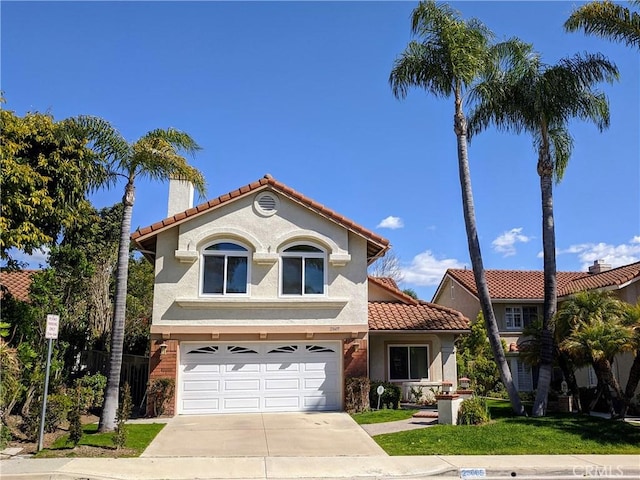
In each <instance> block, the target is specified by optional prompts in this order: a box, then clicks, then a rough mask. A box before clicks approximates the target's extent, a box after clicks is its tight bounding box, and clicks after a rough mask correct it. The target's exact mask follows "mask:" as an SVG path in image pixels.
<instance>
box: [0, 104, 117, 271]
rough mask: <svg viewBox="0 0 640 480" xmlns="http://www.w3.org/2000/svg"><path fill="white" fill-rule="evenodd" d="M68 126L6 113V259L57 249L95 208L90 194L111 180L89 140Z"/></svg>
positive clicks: (2, 168)
mask: <svg viewBox="0 0 640 480" xmlns="http://www.w3.org/2000/svg"><path fill="white" fill-rule="evenodd" d="M77 133H78V132H76V131H73V130H70V129H69V123H68V121H66V120H63V121H60V122H56V121H54V119H53V117H52V116H51V115H47V114H42V113H28V114H26V115H25V116H24V117H18V116H16V115H15V114H14V112H12V111H10V110H4V109H3V110H0V146H1V148H0V151H1V154H0V189H1V190H2V204H1V205H0V257H1V258H2V259H3V260H6V261H7V262H8V264H9V265H13V264H14V262H13V260H12V258H11V254H12V253H11V252H12V249H18V250H22V251H24V252H26V253H28V254H31V253H33V251H34V250H36V249H38V248H41V247H43V246H52V245H54V244H55V243H56V241H57V239H58V236H59V234H60V233H61V232H62V231H63V230H64V229H65V228H68V227H70V226H72V225H73V224H74V223H75V222H76V221H78V220H79V219H81V218H82V216H83V215H84V214H85V213H86V211H87V209H88V208H89V202H88V201H87V200H86V193H87V191H89V190H91V189H93V188H95V187H96V186H97V185H98V184H99V183H100V182H101V181H102V180H103V179H104V175H105V173H106V172H105V169H104V165H103V164H102V163H101V162H100V159H99V158H96V156H95V154H94V152H93V151H92V150H90V149H89V148H87V140H86V138H84V137H83V136H82V135H77Z"/></svg>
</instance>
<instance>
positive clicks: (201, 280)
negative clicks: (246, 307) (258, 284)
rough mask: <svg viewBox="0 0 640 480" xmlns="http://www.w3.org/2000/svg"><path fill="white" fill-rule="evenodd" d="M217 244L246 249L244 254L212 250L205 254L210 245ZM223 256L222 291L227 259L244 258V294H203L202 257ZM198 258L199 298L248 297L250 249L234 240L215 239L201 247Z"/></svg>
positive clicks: (225, 279)
mask: <svg viewBox="0 0 640 480" xmlns="http://www.w3.org/2000/svg"><path fill="white" fill-rule="evenodd" d="M218 243H233V244H235V245H239V246H241V247H243V248H246V249H247V251H246V252H242V251H238V250H214V251H212V252H211V253H205V251H206V249H207V247H210V246H211V245H216V244H218ZM222 255H224V264H225V266H224V269H225V277H224V282H223V285H222V287H223V289H224V290H226V288H227V276H226V272H227V257H228V256H233V257H244V258H246V259H247V292H246V293H226V292H225V291H223V293H204V292H203V291H202V290H203V288H204V257H205V256H222ZM198 257H199V258H200V274H199V280H198V296H199V297H201V298H212V297H216V298H220V297H248V296H249V295H250V288H251V248H250V247H249V246H248V245H246V244H245V243H243V242H239V241H238V240H236V239H229V238H216V239H215V240H213V241H211V242H208V243H206V244H204V245H203V246H202V248H201V249H200V252H199V255H198Z"/></svg>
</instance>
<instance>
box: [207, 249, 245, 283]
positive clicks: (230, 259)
mask: <svg viewBox="0 0 640 480" xmlns="http://www.w3.org/2000/svg"><path fill="white" fill-rule="evenodd" d="M248 259H249V249H247V248H246V247H243V246H242V245H238V244H237V243H232V242H218V243H214V244H212V245H209V246H208V247H206V248H204V249H203V250H202V282H201V285H202V289H201V293H202V294H203V295H233V294H246V293H247V284H248V278H249V276H248V265H249V261H248Z"/></svg>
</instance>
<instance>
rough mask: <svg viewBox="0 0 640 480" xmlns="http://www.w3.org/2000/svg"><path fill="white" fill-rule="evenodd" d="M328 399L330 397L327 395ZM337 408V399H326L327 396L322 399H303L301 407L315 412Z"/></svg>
mask: <svg viewBox="0 0 640 480" xmlns="http://www.w3.org/2000/svg"><path fill="white" fill-rule="evenodd" d="M329 397H332V396H331V395H329ZM337 406H338V402H337V399H335V398H328V397H327V396H323V397H304V403H303V407H304V408H305V409H307V410H315V409H318V410H320V409H331V410H333V409H335V408H337Z"/></svg>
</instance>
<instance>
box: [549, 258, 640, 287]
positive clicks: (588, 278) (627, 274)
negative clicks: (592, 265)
mask: <svg viewBox="0 0 640 480" xmlns="http://www.w3.org/2000/svg"><path fill="white" fill-rule="evenodd" d="M636 278H640V262H636V263H630V264H629V265H623V266H621V267H617V268H612V269H611V270H605V271H604V272H600V273H594V274H587V275H584V276H582V277H580V278H576V279H574V280H573V281H572V282H570V283H569V285H567V286H566V287H565V288H564V289H563V290H560V289H558V294H559V295H569V294H572V293H576V292H580V291H582V290H593V289H597V288H607V287H616V286H617V287H621V286H623V285H625V284H626V283H627V282H630V281H631V280H633V279H636Z"/></svg>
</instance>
